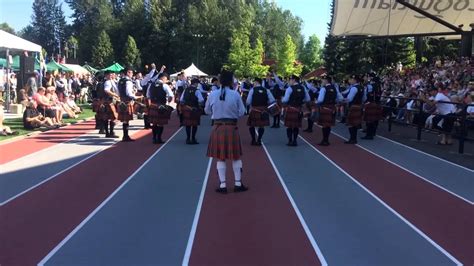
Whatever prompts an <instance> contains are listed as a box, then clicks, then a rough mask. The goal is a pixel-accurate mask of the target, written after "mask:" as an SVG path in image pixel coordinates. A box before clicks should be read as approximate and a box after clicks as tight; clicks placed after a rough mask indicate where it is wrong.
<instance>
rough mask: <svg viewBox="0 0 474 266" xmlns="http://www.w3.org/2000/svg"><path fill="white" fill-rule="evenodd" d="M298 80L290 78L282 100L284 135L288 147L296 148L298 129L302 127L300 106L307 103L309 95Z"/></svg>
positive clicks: (297, 78)
mask: <svg viewBox="0 0 474 266" xmlns="http://www.w3.org/2000/svg"><path fill="white" fill-rule="evenodd" d="M299 81H300V78H299V77H298V76H296V75H292V76H291V77H290V82H289V85H290V87H288V89H286V91H285V96H284V97H283V99H282V102H283V104H284V105H286V110H285V127H286V135H287V137H288V143H287V144H286V145H288V146H292V147H294V146H298V143H297V142H296V140H297V138H298V134H299V129H300V127H301V126H302V120H303V113H302V106H303V104H304V103H307V102H309V100H310V98H309V94H308V91H306V89H305V88H304V87H303V86H301V84H300V83H299Z"/></svg>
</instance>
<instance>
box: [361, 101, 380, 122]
mask: <svg viewBox="0 0 474 266" xmlns="http://www.w3.org/2000/svg"><path fill="white" fill-rule="evenodd" d="M382 118H383V109H382V106H380V105H378V104H376V103H367V104H365V106H364V121H365V122H369V123H370V122H375V121H379V120H382Z"/></svg>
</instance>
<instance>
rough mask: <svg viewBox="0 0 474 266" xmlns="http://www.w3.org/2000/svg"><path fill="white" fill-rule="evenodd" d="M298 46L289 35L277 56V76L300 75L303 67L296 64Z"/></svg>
mask: <svg viewBox="0 0 474 266" xmlns="http://www.w3.org/2000/svg"><path fill="white" fill-rule="evenodd" d="M296 55H297V53H296V45H295V44H294V42H293V39H292V38H291V36H290V35H289V34H288V35H287V36H286V38H285V42H284V43H283V45H282V46H281V48H280V50H279V51H278V56H277V69H276V70H277V71H276V72H277V74H278V75H280V76H284V77H288V76H290V75H300V74H301V71H302V70H303V67H302V66H301V65H297V64H296Z"/></svg>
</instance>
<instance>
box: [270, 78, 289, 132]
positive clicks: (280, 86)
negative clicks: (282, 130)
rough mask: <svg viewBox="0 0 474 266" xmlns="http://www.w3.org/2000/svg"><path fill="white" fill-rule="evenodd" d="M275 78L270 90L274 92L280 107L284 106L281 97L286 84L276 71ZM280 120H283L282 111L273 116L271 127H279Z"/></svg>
mask: <svg viewBox="0 0 474 266" xmlns="http://www.w3.org/2000/svg"><path fill="white" fill-rule="evenodd" d="M273 78H274V81H275V82H272V83H273V86H272V87H271V89H270V91H271V92H272V95H273V97H274V98H275V100H276V102H277V103H278V105H279V107H280V108H282V107H283V104H282V101H281V98H282V97H283V93H284V91H285V87H286V84H285V83H283V81H281V79H280V78H279V77H278V76H277V74H276V73H273ZM265 84H267V83H265ZM268 84H271V83H270V82H269V83H268ZM280 121H281V114H280V113H279V114H277V115H275V116H273V125H272V126H271V128H279V127H280Z"/></svg>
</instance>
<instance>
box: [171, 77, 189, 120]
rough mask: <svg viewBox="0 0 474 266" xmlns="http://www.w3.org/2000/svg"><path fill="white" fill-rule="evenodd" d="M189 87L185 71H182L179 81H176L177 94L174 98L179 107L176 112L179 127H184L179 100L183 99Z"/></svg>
mask: <svg viewBox="0 0 474 266" xmlns="http://www.w3.org/2000/svg"><path fill="white" fill-rule="evenodd" d="M188 86H189V84H188V80H187V77H186V74H185V73H184V71H182V72H181V73H179V75H178V81H176V94H175V98H174V100H175V103H176V106H178V108H176V112H177V113H178V117H179V125H180V126H183V113H182V112H181V110H180V108H179V106H180V105H179V100H180V99H181V95H182V94H183V92H184V90H185V89H186V88H187V87H188Z"/></svg>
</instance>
